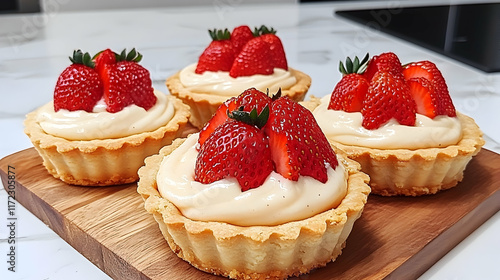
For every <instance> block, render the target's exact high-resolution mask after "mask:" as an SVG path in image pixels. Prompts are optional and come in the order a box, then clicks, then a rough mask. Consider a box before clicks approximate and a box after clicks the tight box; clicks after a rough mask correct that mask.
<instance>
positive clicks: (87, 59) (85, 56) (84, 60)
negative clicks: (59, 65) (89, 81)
mask: <svg viewBox="0 0 500 280" xmlns="http://www.w3.org/2000/svg"><path fill="white" fill-rule="evenodd" d="M69 60H70V61H71V62H72V63H73V64H83V65H85V66H88V67H90V68H94V67H95V63H94V62H93V61H92V57H91V56H90V54H89V53H88V52H86V53H83V52H82V51H81V50H74V51H73V56H72V57H69Z"/></svg>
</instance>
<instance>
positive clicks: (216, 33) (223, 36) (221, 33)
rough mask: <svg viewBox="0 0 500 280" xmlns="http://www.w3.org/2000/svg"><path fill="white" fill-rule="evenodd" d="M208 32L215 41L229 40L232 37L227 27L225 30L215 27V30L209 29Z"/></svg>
mask: <svg viewBox="0 0 500 280" xmlns="http://www.w3.org/2000/svg"><path fill="white" fill-rule="evenodd" d="M208 34H210V37H211V38H212V40H214V41H222V40H229V39H230V38H231V33H229V30H228V29H227V28H225V29H224V30H222V29H217V28H215V29H214V30H210V29H209V30H208Z"/></svg>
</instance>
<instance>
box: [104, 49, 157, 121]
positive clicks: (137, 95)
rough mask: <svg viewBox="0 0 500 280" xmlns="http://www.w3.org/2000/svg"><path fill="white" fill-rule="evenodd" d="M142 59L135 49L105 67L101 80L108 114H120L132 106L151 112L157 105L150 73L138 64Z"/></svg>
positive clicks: (124, 52) (117, 57)
mask: <svg viewBox="0 0 500 280" xmlns="http://www.w3.org/2000/svg"><path fill="white" fill-rule="evenodd" d="M98 58H99V57H97V59H98ZM141 59H142V55H141V54H140V53H138V52H136V50H135V49H132V50H131V51H130V52H129V53H126V50H123V51H122V52H121V53H120V55H117V56H116V62H115V63H111V64H105V65H104V66H103V67H104V69H105V70H104V71H103V72H102V76H101V78H102V80H103V84H104V101H105V102H106V105H107V108H106V110H107V111H108V112H110V113H115V112H119V111H121V110H123V108H125V107H127V106H129V105H131V104H135V105H137V106H139V107H142V108H144V109H145V110H149V109H150V108H151V107H153V105H154V104H155V103H156V96H155V95H154V89H153V86H152V81H151V77H150V73H149V71H148V70H147V69H146V68H144V67H142V66H141V65H140V64H139V63H138V62H139V61H141Z"/></svg>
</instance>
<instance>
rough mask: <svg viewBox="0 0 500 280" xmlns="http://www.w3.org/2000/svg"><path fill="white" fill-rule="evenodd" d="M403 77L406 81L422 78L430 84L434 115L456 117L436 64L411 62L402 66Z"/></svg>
mask: <svg viewBox="0 0 500 280" xmlns="http://www.w3.org/2000/svg"><path fill="white" fill-rule="evenodd" d="M403 75H404V78H405V79H406V80H410V79H412V78H424V79H427V80H428V81H430V82H431V84H432V86H433V87H434V90H435V91H436V93H435V94H436V96H437V99H438V100H439V102H438V104H436V108H435V110H436V115H447V116H449V117H456V115H457V113H456V110H455V106H454V105H453V101H452V100H451V97H450V93H449V91H448V86H447V85H446V81H445V79H444V77H443V74H441V71H439V69H438V68H437V66H436V64H434V63H432V62H430V61H427V60H424V61H419V62H413V63H410V64H407V65H405V66H404V69H403Z"/></svg>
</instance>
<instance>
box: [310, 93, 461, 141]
mask: <svg viewBox="0 0 500 280" xmlns="http://www.w3.org/2000/svg"><path fill="white" fill-rule="evenodd" d="M329 101H330V95H327V96H325V97H323V98H322V99H321V104H320V105H319V106H318V107H317V108H316V109H314V111H313V115H314V117H315V118H316V121H317V122H318V124H319V126H320V127H321V129H322V130H323V132H324V133H325V135H326V137H327V138H328V139H331V140H334V141H336V142H339V143H341V144H345V145H352V146H360V147H368V148H378V149H421V148H432V147H436V148H438V147H446V146H449V145H454V144H456V143H458V141H460V139H461V138H462V126H461V123H460V120H459V119H458V118H451V117H448V116H437V117H435V118H434V119H431V118H429V117H427V116H424V115H420V114H417V119H416V123H415V126H406V125H400V124H399V123H398V122H397V121H396V120H394V119H392V120H390V121H389V122H387V123H386V124H384V125H382V126H381V127H380V128H378V129H374V130H368V129H365V128H364V127H363V126H362V125H361V124H362V122H363V117H362V115H361V113H360V112H353V113H347V112H344V111H335V110H329V109H328V103H329Z"/></svg>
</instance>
